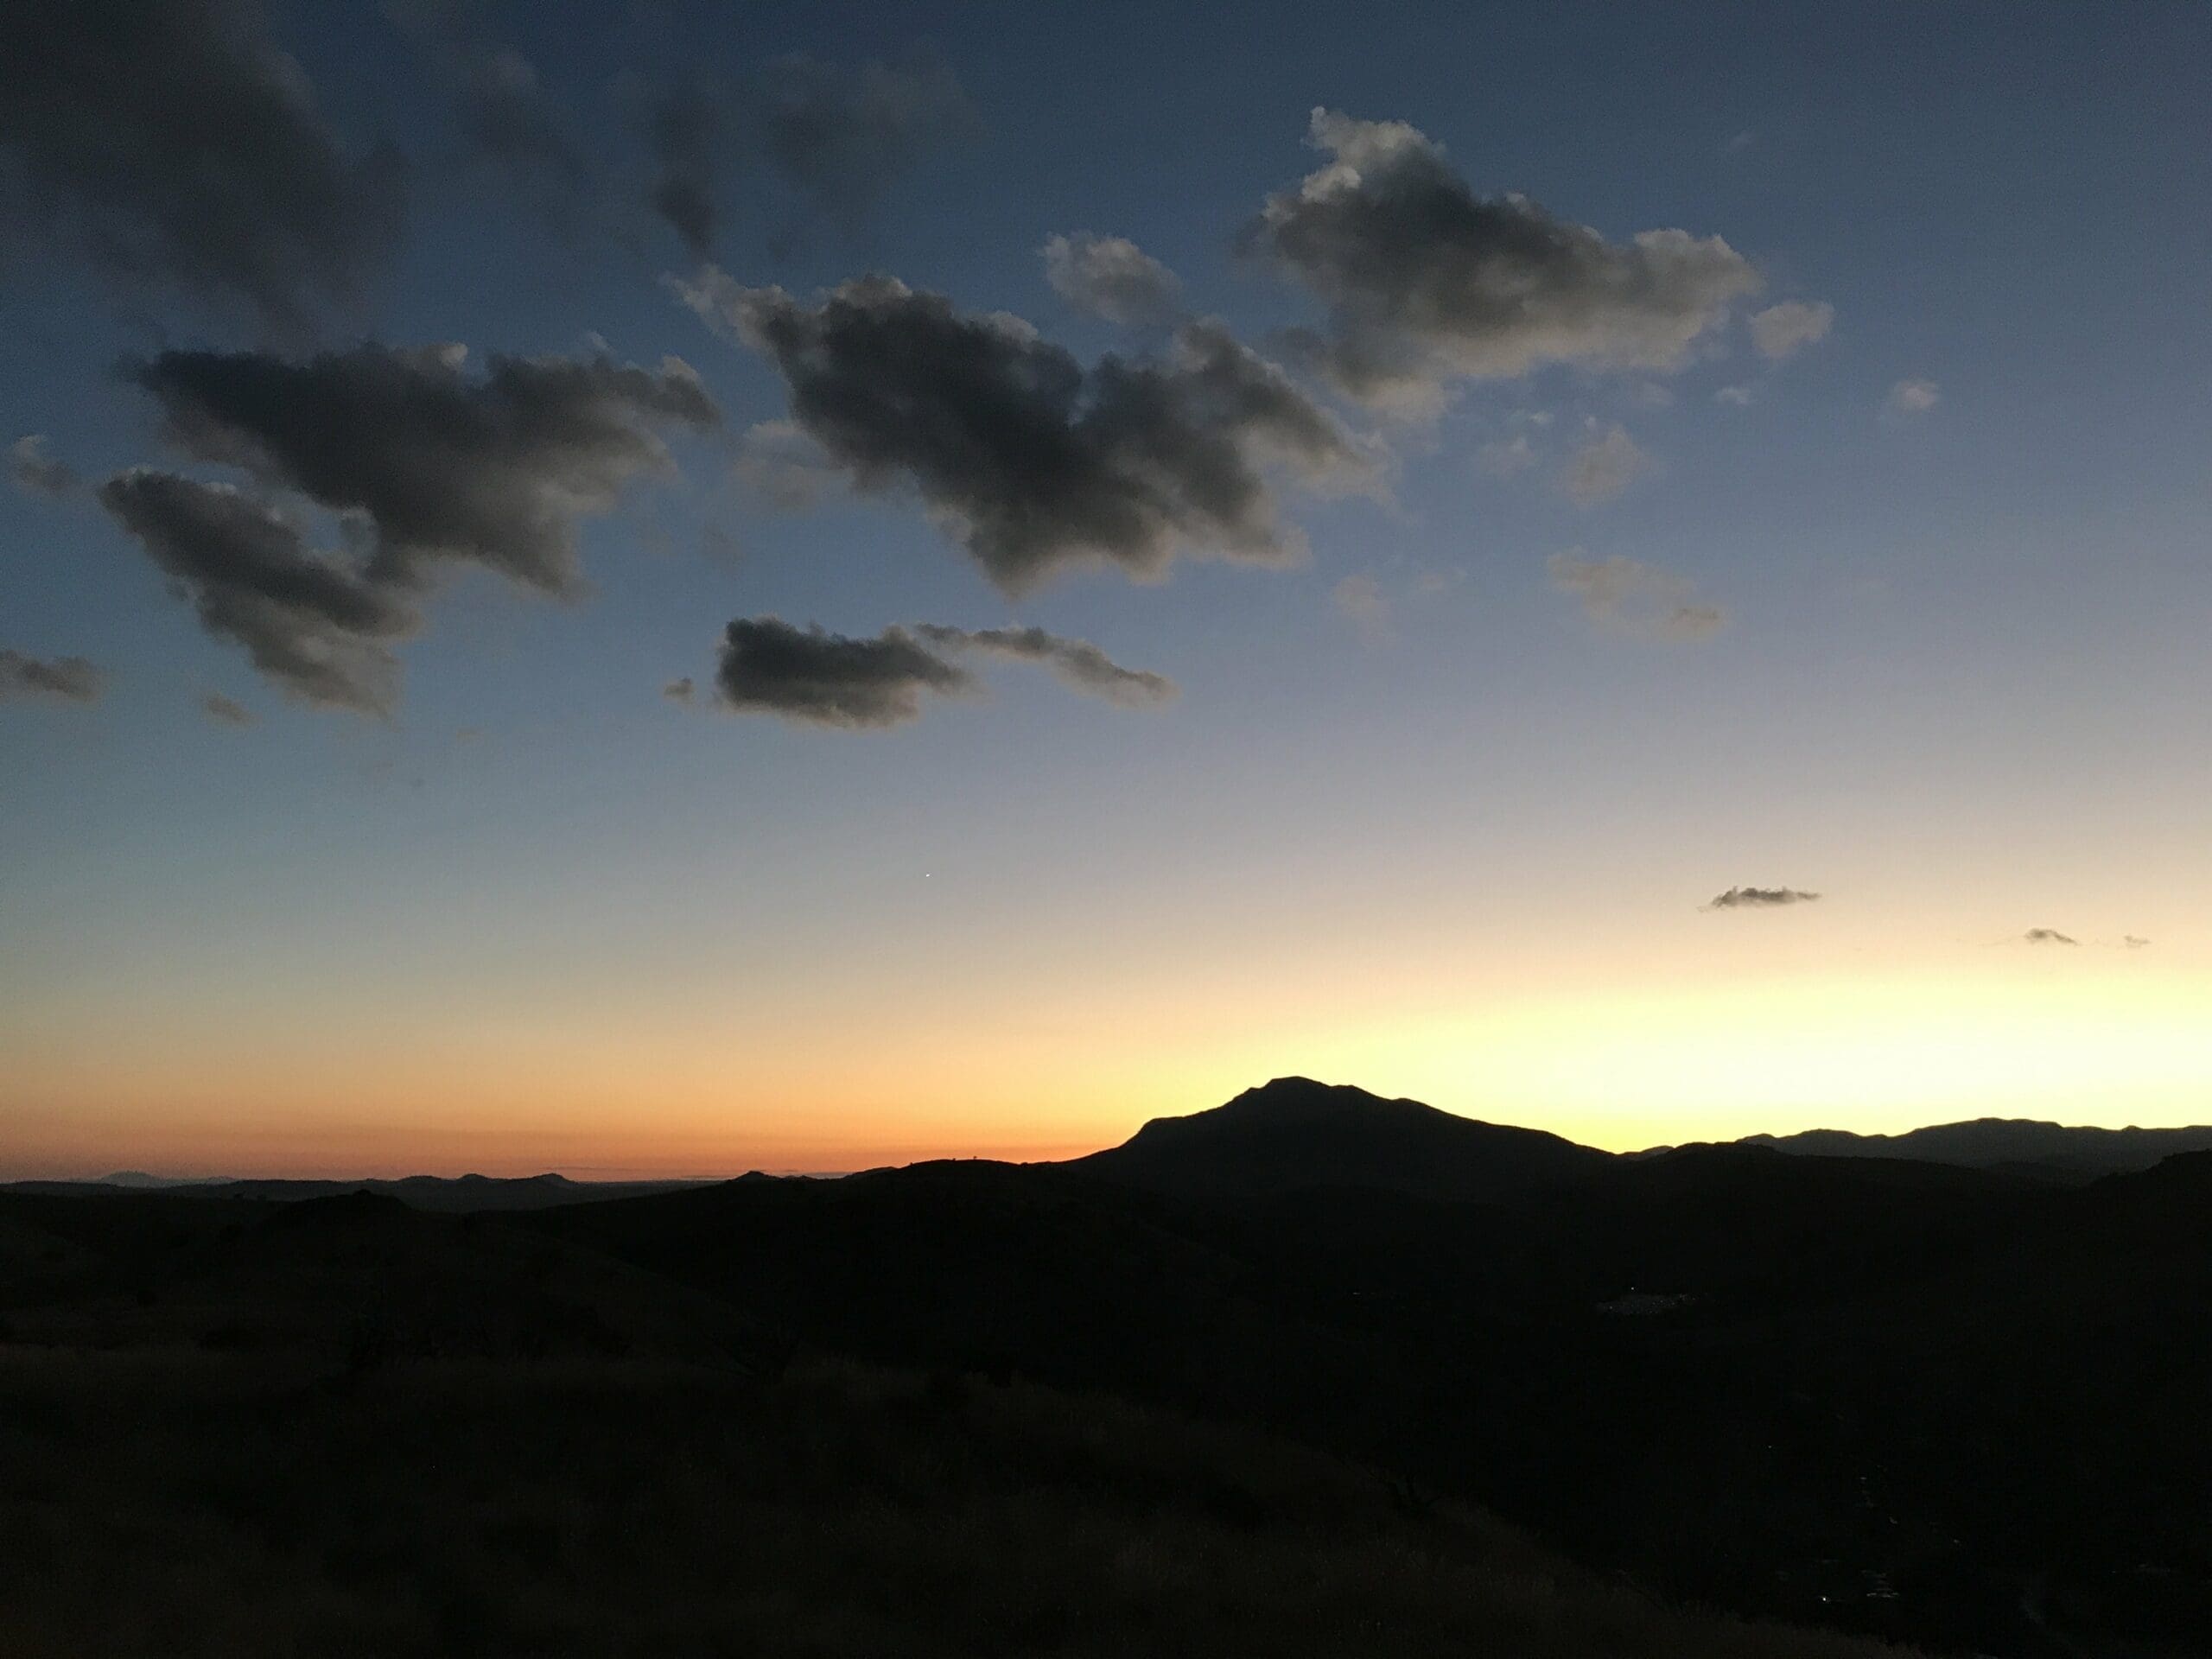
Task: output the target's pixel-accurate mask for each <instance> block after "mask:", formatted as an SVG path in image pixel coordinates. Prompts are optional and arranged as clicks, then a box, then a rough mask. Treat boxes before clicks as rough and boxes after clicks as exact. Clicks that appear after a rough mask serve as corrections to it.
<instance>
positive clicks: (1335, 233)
mask: <svg viewBox="0 0 2212 1659" xmlns="http://www.w3.org/2000/svg"><path fill="white" fill-rule="evenodd" d="M1311 142H1312V143H1313V145H1314V146H1315V147H1316V148H1317V149H1322V150H1325V151H1326V152H1327V153H1328V155H1329V156H1330V158H1331V159H1330V161H1329V163H1328V165H1326V166H1325V167H1323V168H1321V169H1320V170H1319V171H1318V172H1315V173H1313V174H1310V175H1307V176H1306V178H1305V179H1304V180H1303V181H1301V182H1300V184H1299V186H1298V187H1297V188H1295V189H1293V190H1285V191H1281V192H1279V193H1277V194H1274V195H1272V196H1270V197H1268V200H1267V203H1266V206H1265V207H1263V208H1262V212H1261V213H1260V216H1259V218H1258V219H1256V220H1255V221H1254V222H1253V223H1252V224H1251V225H1249V226H1248V227H1247V228H1246V230H1245V232H1244V234H1243V243H1244V245H1246V246H1247V247H1248V248H1249V249H1250V250H1252V251H1255V252H1258V253H1260V254H1262V256H1264V257H1267V258H1268V259H1269V260H1270V261H1271V262H1273V263H1274V264H1275V265H1276V266H1277V267H1278V268H1279V269H1281V270H1283V271H1285V272H1286V273H1287V274H1288V275H1289V276H1290V277H1293V278H1294V280H1296V281H1298V282H1299V283H1302V284H1303V285H1304V286H1305V287H1306V289H1308V290H1309V291H1310V292H1311V293H1313V296H1315V297H1316V298H1318V299H1319V300H1320V301H1321V302H1323V303H1324V304H1325V305H1326V306H1327V307H1328V308H1329V323H1328V327H1327V331H1326V333H1325V335H1324V336H1323V337H1321V338H1319V339H1318V340H1313V342H1312V344H1313V348H1314V350H1315V353H1316V355H1317V357H1318V359H1319V363H1320V365H1321V366H1322V367H1323V369H1324V370H1325V372H1327V373H1328V374H1329V376H1330V377H1331V378H1332V379H1333V380H1334V381H1335V382H1336V384H1337V385H1338V386H1339V387H1340V388H1342V389H1343V390H1344V391H1345V392H1347V393H1349V394H1350V395H1351V396H1353V397H1358V398H1361V399H1363V400H1364V401H1366V402H1369V403H1371V404H1378V405H1384V406H1394V407H1396V408H1399V409H1401V410H1405V411H1407V412H1413V413H1419V412H1424V411H1433V410H1434V409H1435V408H1436V407H1438V406H1439V404H1440V401H1441V399H1442V397H1443V396H1444V392H1445V389H1446V384H1447V383H1448V382H1449V381H1450V380H1451V379H1452V378H1459V377H1471V378H1511V377H1516V376H1519V375H1523V374H1527V373H1529V372H1531V371H1532V370H1535V369H1536V368H1540V367H1541V366H1543V365H1546V364H1552V363H1569V364H1577V365H1583V366H1586V367H1592V368H1613V369H1646V370H1668V369H1672V368H1675V367H1676V366H1678V365H1680V364H1681V362H1682V361H1683V360H1684V359H1685V358H1686V356H1687V355H1688V352H1689V349H1690V346H1691V345H1692V344H1693V342H1694V341H1695V340H1697V339H1698V337H1699V336H1700V335H1701V334H1704V333H1705V332H1706V331H1707V329H1709V328H1712V327H1714V326H1715V325H1716V324H1718V323H1719V321H1721V320H1722V318H1723V317H1724V316H1725V315H1726V311H1727V308H1728V307H1729V305H1730V304H1731V303H1732V302H1733V301H1735V300H1736V299H1738V297H1740V296H1745V295H1748V294H1751V293H1754V292H1756V291H1757V290H1758V287H1759V277H1758V273H1757V272H1756V271H1754V270H1752V269H1751V265H1750V264H1749V263H1748V262H1747V261H1746V260H1745V258H1744V257H1743V256H1742V255H1740V254H1738V252H1737V251H1735V250H1734V249H1733V248H1732V247H1730V246H1729V245H1727V243H1726V242H1724V241H1723V240H1721V239H1720V238H1719V237H1717V236H1716V237H1703V238H1700V237H1694V236H1692V235H1690V234H1689V233H1688V232H1686V231H1679V230H1653V231H1643V232H1638V233H1637V234H1636V235H1635V236H1632V237H1630V238H1629V239H1628V241H1626V242H1625V243H1620V242H1609V241H1607V240H1606V239H1605V238H1604V237H1603V236H1601V235H1599V233H1598V232H1596V231H1594V230H1592V229H1590V228H1589V227H1588V226H1581V225H1576V224H1573V223H1572V222H1570V221H1568V220H1565V219H1558V218H1555V217H1554V216H1553V215H1552V214H1551V213H1548V212H1546V211H1545V210H1544V209H1543V208H1542V207H1539V206H1538V205H1537V204H1536V203H1535V202H1533V201H1530V200H1529V199H1528V198H1527V197H1525V196H1520V195H1503V196H1491V197H1484V196H1478V195H1477V194H1475V193H1474V192H1473V190H1472V189H1471V188H1469V186H1468V184H1467V182H1466V181H1465V180H1464V179H1463V178H1461V177H1460V176H1459V174H1457V173H1456V172H1454V171H1453V170H1452V167H1451V165H1450V164H1449V162H1447V161H1446V157H1445V154H1444V151H1443V149H1442V148H1441V147H1440V146H1439V145H1437V144H1436V143H1433V142H1432V141H1431V140H1430V139H1429V138H1427V137H1425V136H1424V135H1423V134H1422V133H1421V132H1420V131H1418V130H1415V129H1414V128H1413V127H1411V126H1408V125H1407V124H1405V123H1404V122H1402V121H1387V122H1378V121H1358V120H1354V119H1352V118H1350V117H1348V116H1344V115H1340V114H1338V113H1337V112H1336V111H1331V110H1323V109H1317V110H1315V111H1313V123H1312V134H1311Z"/></svg>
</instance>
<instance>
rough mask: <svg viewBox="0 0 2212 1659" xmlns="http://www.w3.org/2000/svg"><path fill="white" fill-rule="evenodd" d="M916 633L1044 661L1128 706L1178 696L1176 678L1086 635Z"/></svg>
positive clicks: (940, 629) (1087, 690)
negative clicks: (1117, 655)
mask: <svg viewBox="0 0 2212 1659" xmlns="http://www.w3.org/2000/svg"><path fill="white" fill-rule="evenodd" d="M914 632H916V633H917V634H918V635H919V636H920V637H921V638H922V639H926V640H928V641H929V643H930V644H931V645H936V646H938V647H939V648H941V649H944V650H950V651H956V652H959V651H974V652H984V653H987V654H988V655H990V656H994V657H1003V658H1008V659H1010V660H1012V661H1014V662H1025V663H1039V664H1043V665H1044V666H1045V667H1046V668H1049V669H1050V670H1052V673H1053V674H1054V676H1055V677H1058V680H1059V681H1060V683H1062V684H1063V685H1066V686H1070V687H1072V688H1073V689H1074V690H1077V691H1081V692H1084V694H1086V695H1087V696H1095V697H1103V698H1104V699H1105V700H1106V701H1107V702H1115V703H1119V704H1121V705H1122V707H1123V708H1125V709H1147V708H1157V707H1159V706H1160V704H1162V703H1167V702H1173V701H1174V700H1175V698H1176V696H1177V695H1178V693H1177V690H1176V685H1175V683H1174V682H1173V680H1171V679H1169V678H1167V677H1166V676H1165V675H1161V674H1154V673H1153V672H1151V671H1149V670H1147V669H1140V668H1123V667H1122V665H1121V664H1119V663H1117V662H1116V661H1115V660H1114V659H1113V658H1110V657H1109V656H1108V655H1107V654H1106V653H1105V652H1103V651H1101V650H1099V648H1098V647H1097V646H1096V645H1092V644H1091V643H1090V641H1089V640H1087V639H1064V638H1062V637H1061V636H1060V635H1058V634H1057V633H1047V632H1045V630H1044V629H1042V628H948V627H944V626H940V625H939V624H937V623H934V622H922V623H917V624H916V625H915V627H914Z"/></svg>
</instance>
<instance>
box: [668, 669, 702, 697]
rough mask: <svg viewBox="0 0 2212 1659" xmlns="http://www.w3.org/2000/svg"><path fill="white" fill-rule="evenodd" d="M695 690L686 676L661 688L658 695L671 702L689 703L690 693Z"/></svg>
mask: <svg viewBox="0 0 2212 1659" xmlns="http://www.w3.org/2000/svg"><path fill="white" fill-rule="evenodd" d="M696 689H697V688H696V687H695V686H694V685H693V684H692V683H691V677H690V675H689V674H686V675H685V676H684V677H683V678H682V679H680V680H671V681H670V682H669V683H667V684H666V685H664V686H663V687H661V689H660V694H661V696H664V697H666V698H667V699H668V700H669V701H670V702H690V701H691V696H692V693H693V692H694V691H695V690H696Z"/></svg>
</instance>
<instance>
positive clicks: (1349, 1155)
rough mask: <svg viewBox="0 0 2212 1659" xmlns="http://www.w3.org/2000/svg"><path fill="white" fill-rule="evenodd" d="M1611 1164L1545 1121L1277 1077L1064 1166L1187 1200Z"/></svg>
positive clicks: (1441, 1182)
mask: <svg viewBox="0 0 2212 1659" xmlns="http://www.w3.org/2000/svg"><path fill="white" fill-rule="evenodd" d="M1612 1162H1613V1157H1612V1154H1610V1153H1605V1152H1599V1151H1598V1150H1597V1149H1596V1148H1594V1147H1582V1146H1577V1145H1576V1144H1575V1143H1574V1142H1573V1141H1567V1140H1563V1139H1561V1138H1560V1136H1558V1135H1548V1134H1546V1133H1544V1132H1543V1131H1542V1130H1541V1129H1518V1128H1506V1127H1503V1126H1502V1125H1499V1124H1496V1123H1483V1122H1477V1121H1476V1120H1474V1119H1473V1118H1467V1117H1459V1116H1453V1115H1452V1113H1450V1112H1443V1111H1439V1110H1438V1109H1436V1108H1435V1107H1433V1106H1425V1105H1423V1104H1422V1103H1421V1102H1419V1101H1417V1100H1385V1099H1383V1097H1382V1096H1379V1095H1370V1094H1369V1093H1368V1092H1367V1090H1364V1089H1354V1088H1350V1087H1347V1086H1344V1085H1338V1084H1322V1083H1315V1082H1314V1081H1313V1080H1312V1079H1311V1078H1309V1077H1277V1078H1276V1079H1275V1080H1274V1082H1272V1083H1269V1084H1264V1085H1263V1086H1262V1087H1260V1088H1257V1089H1248V1090H1245V1091H1244V1092H1243V1094H1241V1095H1239V1096H1236V1099H1234V1100H1232V1101H1230V1103H1228V1104H1227V1105H1225V1106H1217V1107H1215V1108H1214V1109H1212V1110H1211V1111H1205V1112H1195V1113H1192V1115H1191V1116H1187V1117H1156V1118H1154V1119H1153V1120H1152V1122H1149V1123H1147V1124H1146V1125H1145V1126H1144V1127H1143V1128H1141V1129H1139V1130H1138V1131H1137V1132H1136V1134H1135V1135H1132V1136H1131V1137H1130V1138H1129V1139H1128V1141H1124V1142H1123V1143H1122V1145H1120V1146H1118V1147H1110V1148H1109V1149H1108V1150H1107V1151H1104V1152H1098V1153H1093V1154H1090V1156H1089V1157H1087V1158H1077V1159H1075V1160H1071V1162H1069V1163H1068V1164H1066V1165H1065V1166H1063V1167H1065V1168H1068V1169H1071V1170H1077V1171H1080V1172H1081V1173H1084V1174H1087V1175H1092V1176H1096V1177H1098V1178H1101V1179H1105V1180H1109V1181H1114V1182H1117V1183H1120V1184H1122V1185H1128V1186H1137V1187H1142V1188H1144V1189H1146V1190H1147V1191H1149V1192H1160V1193H1167V1194H1172V1195H1174V1196H1178V1197H1184V1198H1269V1197H1276V1196H1280V1195H1282V1194H1285V1193H1291V1192H1301V1191H1306V1190H1308V1189H1313V1188H1324V1187H1364V1188H1370V1189H1378V1190H1383V1191H1387V1192H1401V1193H1405V1194H1408V1195H1410V1196H1413V1197H1417V1198H1434V1199H1441V1200H1447V1201H1470V1200H1486V1199H1491V1198H1503V1197H1504V1196H1505V1195H1507V1194H1509V1193H1514V1192H1527V1191H1529V1190H1531V1189H1535V1188H1541V1187H1548V1186H1556V1185H1562V1184H1565V1183H1567V1182H1571V1181H1575V1180H1580V1179H1585V1178H1586V1177H1588V1176H1591V1175H1593V1174H1595V1173H1598V1172H1599V1171H1600V1170H1602V1169H1605V1168H1606V1167H1608V1166H1610V1165H1611V1163H1612Z"/></svg>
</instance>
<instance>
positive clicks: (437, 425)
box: [130, 346, 721, 594]
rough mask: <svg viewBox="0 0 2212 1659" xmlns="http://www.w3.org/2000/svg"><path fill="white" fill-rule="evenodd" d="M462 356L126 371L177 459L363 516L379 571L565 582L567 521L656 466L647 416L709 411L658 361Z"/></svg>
mask: <svg viewBox="0 0 2212 1659" xmlns="http://www.w3.org/2000/svg"><path fill="white" fill-rule="evenodd" d="M466 355H467V354H466V353H465V351H464V350H463V349H462V348H461V347H459V346H439V347H429V348H424V349H419V350H404V349H398V348H393V347H386V346H357V347H355V348H353V350H350V351H346V352H340V353H327V354H325V355H321V356H318V357H313V358H309V359H305V360H302V361H295V360H289V359H283V358H279V357H275V356H270V355H267V354H264V353H256V352H165V353H162V355H160V356H158V357H156V358H154V359H151V360H149V361H146V362H143V363H138V364H136V365H132V366H131V368H130V374H131V376H132V378H134V379H136V380H137V383H138V384H139V385H141V386H143V387H144V388H145V389H146V390H147V391H149V392H151V393H152V394H153V396H154V397H156V399H157V400H158V401H159V402H160V404H161V405H162V411H163V413H164V414H165V416H167V428H168V436H169V437H170V439H171V440H172V441H173V442H175V443H176V444H177V445H178V446H179V447H180V448H182V449H183V450H184V451H185V453H187V454H190V455H192V456H194V457H195V458H197V459H199V460H202V461H219V462H222V463H226V464H227V465H231V466H235V467H243V468H245V470H246V471H248V472H250V473H251V474H253V475H254V476H255V477H256V478H257V479H259V480H262V481H263V482H264V483H266V484H270V485H274V486H281V487H283V488H285V489H288V490H296V491H297V492H299V493H301V494H302V495H305V496H307V497H308V498H310V499H313V500H315V502H317V503H319V504H321V505H323V506H325V507H327V508H330V509H331V510H333V511H334V512H342V513H347V514H358V515H360V516H361V517H362V518H365V521H366V523H367V525H368V528H369V531H370V535H371V538H372V543H373V549H374V556H373V561H372V567H371V569H370V572H369V574H370V575H371V576H372V578H374V579H375V580H377V581H379V582H416V581H419V580H420V579H421V578H422V577H423V575H425V574H426V572H427V569H428V568H429V566H431V565H432V564H434V563H435V562H437V561H440V560H453V559H467V560H474V561H476V562H478V563H482V564H485V565H488V566H489V567H491V568H492V569H494V570H497V571H499V572H500V573H501V574H502V575H507V576H510V577H512V578H513V579H514V580H515V581H517V582H523V583H525V584H527V585H529V586H531V587H533V588H539V589H542V590H543V591H545V592H547V593H551V594H573V593H575V592H577V591H578V590H579V589H580V588H581V587H582V570H581V568H580V565H579V563H578V559H577V554H576V524H577V521H578V520H579V519H581V518H585V517H587V516H590V515H594V514H598V513H603V512H607V511H608V510H610V509H611V508H612V507H613V505H615V502H616V500H617V499H618V498H619V497H620V493H621V492H622V490H623V488H624V487H625V486H626V485H628V484H629V483H630V482H632V480H635V479H638V478H639V477H642V476H646V475H651V474H661V473H665V472H667V471H668V470H670V468H671V464H672V463H671V460H670V457H669V454H668V450H667V447H666V446H665V445H664V443H663V442H662V441H661V438H660V436H659V435H658V429H659V428H661V427H664V426H666V425H671V424H672V425H680V426H686V427H690V428H694V429H709V428H712V427H715V426H716V425H718V424H719V423H720V420H721V414H720V411H719V410H717V409H716V408H715V404H714V401H713V400H712V399H711V398H710V397H709V396H708V395H707V391H706V389H705V388H704V387H703V386H702V385H700V383H699V378H698V376H697V375H696V374H695V373H693V372H692V371H691V370H690V367H689V366H688V365H685V364H683V362H681V361H680V360H678V359H674V358H669V359H664V360H663V361H662V364H661V366H660V367H659V368H658V370H648V369H642V368H639V367H636V366H634V365H620V364H616V363H614V362H613V361H612V360H611V359H607V358H604V357H594V358H582V359H575V358H558V357H501V356H493V357H492V358H491V359H489V361H488V362H487V363H486V367H485V372H484V373H483V374H482V375H480V376H471V375H470V374H469V373H468V372H467V366H466Z"/></svg>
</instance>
